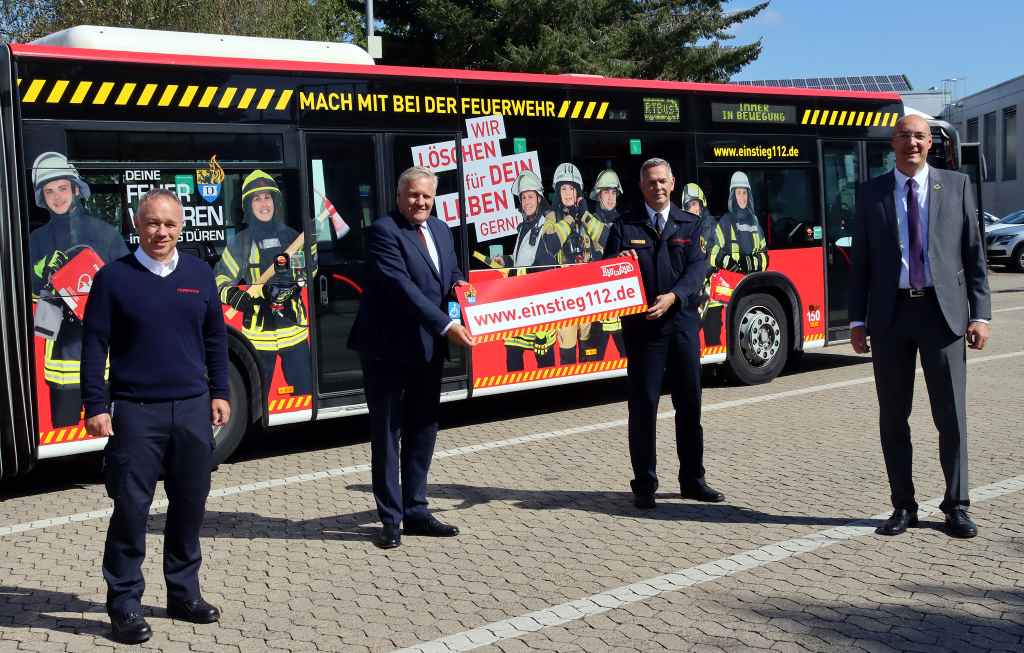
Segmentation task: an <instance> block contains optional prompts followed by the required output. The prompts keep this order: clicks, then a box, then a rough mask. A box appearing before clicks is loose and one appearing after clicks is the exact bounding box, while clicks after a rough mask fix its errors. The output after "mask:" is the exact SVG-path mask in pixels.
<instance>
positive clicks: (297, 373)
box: [256, 341, 313, 395]
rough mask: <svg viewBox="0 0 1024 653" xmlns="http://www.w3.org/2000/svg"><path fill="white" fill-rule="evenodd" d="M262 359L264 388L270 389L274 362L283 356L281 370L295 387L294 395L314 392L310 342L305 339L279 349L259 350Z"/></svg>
mask: <svg viewBox="0 0 1024 653" xmlns="http://www.w3.org/2000/svg"><path fill="white" fill-rule="evenodd" d="M256 354H257V356H259V359H260V375H261V376H262V377H263V389H264V390H265V391H269V390H270V383H271V382H272V381H273V379H274V364H275V363H276V362H277V357H278V356H280V357H281V372H283V373H284V380H285V381H286V382H287V383H288V385H290V386H292V387H293V388H295V390H293V391H292V394H293V395H308V394H312V392H313V371H312V365H313V360H312V358H310V354H309V344H308V343H307V342H305V341H303V342H300V343H299V344H297V345H294V346H292V347H287V348H285V349H278V350H277V351H257V352H256Z"/></svg>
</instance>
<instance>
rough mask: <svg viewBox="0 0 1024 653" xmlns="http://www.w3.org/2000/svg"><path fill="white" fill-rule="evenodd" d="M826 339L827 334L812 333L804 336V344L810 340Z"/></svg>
mask: <svg viewBox="0 0 1024 653" xmlns="http://www.w3.org/2000/svg"><path fill="white" fill-rule="evenodd" d="M824 339H825V334H824V333H812V334H810V335H807V336H805V337H804V344H806V343H808V342H817V341H819V340H824Z"/></svg>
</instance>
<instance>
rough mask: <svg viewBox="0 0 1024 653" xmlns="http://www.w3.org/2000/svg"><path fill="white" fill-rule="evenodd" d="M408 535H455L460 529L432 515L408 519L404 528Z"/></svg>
mask: <svg viewBox="0 0 1024 653" xmlns="http://www.w3.org/2000/svg"><path fill="white" fill-rule="evenodd" d="M404 531H405V534H406V535H425V536H427V537H455V536H456V535H458V534H459V529H458V528H456V527H455V526H452V525H450V524H445V523H444V522H441V521H439V520H438V519H437V517H434V516H433V515H430V516H429V517H427V518H426V519H417V520H416V521H406V522H405V528H404Z"/></svg>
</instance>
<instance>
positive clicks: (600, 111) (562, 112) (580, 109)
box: [558, 100, 608, 120]
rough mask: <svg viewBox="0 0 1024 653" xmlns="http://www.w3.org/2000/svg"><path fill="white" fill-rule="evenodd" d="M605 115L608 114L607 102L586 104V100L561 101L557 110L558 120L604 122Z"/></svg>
mask: <svg viewBox="0 0 1024 653" xmlns="http://www.w3.org/2000/svg"><path fill="white" fill-rule="evenodd" d="M595 111H596V112H597V113H596V114H595V113H594V112H595ZM606 113H608V103H607V102H595V101H590V102H587V101H586V100H575V101H573V100H562V106H561V107H559V109H558V117H559V118H572V119H573V120H576V119H577V118H582V119H583V120H590V119H591V118H593V119H594V120H604V114H606Z"/></svg>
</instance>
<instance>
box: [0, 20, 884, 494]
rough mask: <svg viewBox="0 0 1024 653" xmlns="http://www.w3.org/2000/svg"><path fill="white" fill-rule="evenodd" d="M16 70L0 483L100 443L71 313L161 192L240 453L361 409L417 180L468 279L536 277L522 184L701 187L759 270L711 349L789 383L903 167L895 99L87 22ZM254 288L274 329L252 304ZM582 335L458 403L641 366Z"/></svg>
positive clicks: (841, 292) (14, 62)
mask: <svg viewBox="0 0 1024 653" xmlns="http://www.w3.org/2000/svg"><path fill="white" fill-rule="evenodd" d="M310 59H312V60H310ZM0 70H2V74H0V119H2V131H0V135H2V150H0V151H2V155H3V166H2V167H0V188H2V202H0V252H2V260H0V266H2V268H3V272H2V274H0V350H2V351H3V355H4V358H3V372H4V373H3V374H0V390H2V392H0V403H2V404H3V407H2V409H0V413H2V416H0V420H2V425H0V438H2V441H0V445H2V447H0V449H2V456H0V465H2V467H0V476H2V477H9V476H13V475H15V474H18V473H21V472H24V471H26V470H27V469H29V468H30V467H31V466H32V464H33V463H34V462H35V461H36V460H37V459H39V458H48V457H54V456H62V455H68V454H74V453H79V452H86V451H93V450H98V449H101V448H102V447H103V446H104V444H105V442H104V441H103V440H97V439H93V438H90V437H89V436H88V435H87V434H86V433H85V429H84V427H83V423H82V420H81V415H80V412H81V411H80V406H78V405H76V403H75V401H76V395H75V392H76V389H77V383H78V379H77V374H78V368H77V361H76V360H75V347H74V339H75V337H76V332H79V333H80V329H81V324H80V322H78V321H77V318H79V317H80V315H81V309H82V307H83V306H84V304H85V302H86V301H87V299H88V288H89V284H90V281H91V277H89V272H90V270H94V269H95V268H96V267H97V266H99V265H102V264H103V263H105V262H106V260H105V259H107V258H110V257H111V256H114V255H115V254H118V253H121V254H123V253H127V252H129V251H131V250H133V249H134V247H135V244H134V243H135V242H137V237H136V235H135V233H134V231H133V227H132V216H133V213H134V210H135V208H136V206H137V203H138V200H139V198H140V197H141V196H142V195H143V194H144V193H145V192H146V191H147V190H148V189H150V188H152V187H153V186H162V187H166V188H169V189H172V190H173V191H174V192H175V193H177V194H178V196H179V197H180V198H181V200H182V203H183V205H184V208H185V226H184V230H183V234H182V240H181V243H180V249H181V250H183V251H185V252H188V253H190V254H192V255H195V256H198V257H200V258H203V259H205V260H207V261H208V262H209V263H210V265H211V266H213V267H214V269H215V271H216V275H217V278H218V284H219V287H220V289H221V297H222V299H223V300H224V301H225V305H224V313H225V320H227V323H228V325H229V333H230V360H231V373H230V378H231V390H232V398H233V402H232V403H233V407H234V410H233V411H232V421H231V423H230V424H229V425H228V426H227V427H225V428H223V429H221V430H220V431H219V432H218V433H217V436H216V439H217V447H218V457H219V458H220V459H223V458H224V457H226V456H227V455H229V454H230V453H231V452H232V451H233V450H234V448H235V447H236V446H237V445H238V443H239V441H240V440H241V439H242V437H243V435H244V434H245V433H246V432H247V431H248V430H249V428H250V427H252V426H263V427H273V426H275V425H279V424H285V423H294V422H301V421H312V420H323V419H330V418H336V417H344V416H347V415H353V414H358V413H360V412H364V411H365V410H366V403H365V397H364V394H363V380H362V375H361V372H360V366H359V361H358V358H357V356H356V354H355V353H354V352H352V351H349V350H348V349H347V348H346V346H345V343H346V339H347V337H348V333H349V330H350V328H351V326H352V322H353V319H354V317H355V313H356V308H357V306H358V304H359V296H360V293H361V275H362V268H363V265H364V262H365V242H364V234H365V230H366V227H367V226H368V225H369V224H370V222H371V221H372V220H373V219H374V218H375V217H376V216H378V215H382V214H383V213H385V212H386V211H388V210H389V209H390V208H392V207H393V202H394V197H395V181H396V179H397V177H398V175H399V174H400V173H401V171H402V170H404V169H405V168H407V167H409V166H410V165H413V164H416V165H424V166H427V167H429V168H431V169H433V170H434V171H435V172H436V173H437V174H438V177H439V188H438V197H437V202H436V204H435V206H436V210H437V212H438V215H439V217H441V218H442V219H445V220H446V221H447V222H448V224H449V225H450V227H451V229H452V231H453V235H454V236H455V242H456V243H457V245H458V247H459V249H460V251H459V254H460V256H461V262H462V266H463V269H464V270H469V275H470V278H471V280H472V279H474V278H475V279H480V278H489V277H495V276H502V275H509V274H518V273H523V272H528V271H530V269H533V266H531V265H529V263H526V264H524V263H523V262H522V261H521V260H518V259H517V258H516V253H517V252H518V251H521V248H520V242H519V241H520V239H521V237H522V233H521V232H522V231H523V230H520V229H519V226H520V225H521V223H522V222H523V216H524V213H525V212H526V209H525V208H524V206H523V205H522V204H523V201H522V199H521V193H522V191H523V189H524V188H526V186H525V185H524V184H526V182H525V181H522V180H519V178H520V177H521V176H523V175H524V173H526V172H527V171H528V172H530V173H532V174H533V175H534V177H533V181H532V184H533V186H534V189H535V190H536V195H537V196H538V197H539V198H540V199H541V200H542V203H544V204H545V205H546V206H549V207H557V206H558V205H559V203H560V202H561V201H562V198H561V197H559V196H558V192H557V188H558V187H559V184H558V183H555V182H556V179H558V180H561V181H564V180H565V179H568V178H571V179H574V180H576V182H574V183H576V188H577V194H578V197H577V200H582V202H583V203H584V205H585V208H586V210H587V212H588V214H590V216H591V217H592V218H594V219H598V217H599V216H598V214H599V211H598V208H599V204H600V199H599V196H600V191H601V190H602V188H603V189H605V190H607V188H608V187H610V186H615V187H616V190H617V191H618V192H617V194H616V198H617V200H618V201H619V202H623V203H625V202H627V201H632V200H635V199H636V198H637V197H638V195H639V188H638V185H637V184H638V180H639V171H640V166H641V164H642V163H643V161H645V160H646V159H648V158H652V157H659V158H662V159H665V160H667V161H668V162H669V163H670V164H671V167H672V170H673V172H674V176H675V179H676V190H675V193H674V196H673V201H674V202H676V203H677V204H680V203H681V193H682V190H683V187H684V185H685V184H686V183H688V182H694V183H697V184H698V185H699V186H700V187H701V189H702V190H703V193H704V194H705V197H706V204H707V209H708V210H709V212H710V213H711V214H712V215H713V216H722V215H723V214H726V213H728V212H730V211H735V210H738V209H739V208H742V209H744V210H749V211H750V213H751V214H752V215H753V216H755V217H756V225H757V227H756V231H757V232H758V234H757V235H758V238H759V239H760V243H761V245H760V247H761V250H762V251H761V252H760V253H761V254H764V260H765V265H763V266H760V267H758V268H756V269H753V270H746V271H737V270H735V269H721V270H718V269H712V270H711V271H710V274H709V277H708V283H707V290H708V294H709V296H710V300H709V302H708V305H707V306H706V307H705V318H704V325H703V326H704V335H703V351H702V359H703V361H704V362H706V363H714V364H724V365H726V366H727V367H728V368H729V370H730V371H731V372H732V373H733V375H734V376H735V377H737V378H738V379H739V380H741V381H743V382H748V383H756V382H765V381H769V380H771V379H772V378H774V376H775V375H777V374H778V373H779V372H780V370H781V369H782V368H783V366H785V365H786V363H787V361H792V360H793V359H794V358H796V357H798V356H799V355H800V354H801V353H802V352H804V351H807V350H808V349H812V348H816V347H823V346H825V345H827V344H830V343H835V342H842V341H845V340H846V339H847V338H848V329H847V323H848V316H847V306H846V291H847V289H846V284H847V275H848V269H849V248H850V245H851V234H852V220H853V217H854V208H855V207H854V199H855V192H854V189H855V186H856V184H857V183H858V182H860V181H863V180H865V179H867V178H869V177H871V176H874V175H877V174H880V173H881V172H884V171H886V170H888V169H889V168H891V167H892V165H893V161H892V158H891V154H890V149H889V147H888V144H887V139H888V136H889V133H890V131H891V129H892V127H893V126H894V125H895V123H896V120H897V119H898V118H899V117H900V116H901V115H902V114H903V111H904V108H903V104H902V102H901V100H900V97H899V96H898V95H895V94H891V93H866V92H840V91H827V90H811V89H791V88H765V87H752V86H738V85H727V84H695V83H679V82H666V81H644V80H630V79H608V78H601V77H592V76H572V75H535V74H517V73H493V72H483V71H465V70H439V69H426V68H403V67H391V66H378V65H373V62H372V60H371V59H370V58H369V57H368V56H367V55H366V54H365V53H363V52H362V51H360V50H358V48H354V47H353V46H344V45H340V44H308V43H299V42H288V41H278V40H273V39H250V38H244V37H220V36H212V35H198V34H169V33H164V32H148V31H140V30H119V29H110V28H91V27H80V28H74V29H72V30H67V31H65V32H62V33H59V34H56V35H52V36H51V37H47V38H45V39H41V41H40V42H35V43H30V44H24V45H9V46H5V47H4V48H3V49H0ZM567 164H569V165H567ZM608 171H614V173H615V175H614V182H616V183H611V182H609V181H608V180H610V179H612V176H610V175H609V174H608ZM526 176H529V175H526ZM599 177H600V178H601V179H603V180H604V181H603V182H601V183H602V184H604V185H603V186H602V187H601V188H599V187H598V186H599V183H598V179H599ZM252 179H264V180H270V181H269V182H268V183H269V185H270V186H272V187H273V188H274V189H276V190H274V191H273V192H272V193H270V194H271V195H272V199H273V200H274V215H273V217H272V219H273V220H274V221H275V223H276V224H277V226H278V231H277V232H276V234H277V235H275V236H274V237H273V238H269V239H267V238H264V239H263V240H258V239H255V238H254V237H253V233H254V231H253V230H252V225H253V224H255V223H254V220H258V219H262V218H259V217H257V216H255V215H254V214H253V212H252V210H251V197H244V196H243V195H244V192H243V187H244V186H245V184H246V180H252ZM524 179H525V177H524ZM55 180H56V181H59V180H63V181H65V182H67V185H66V186H62V187H63V188H64V189H65V190H67V188H69V187H70V188H71V192H72V194H73V196H74V198H73V201H74V204H75V211H76V213H75V216H78V218H80V219H81V222H78V223H76V222H73V223H72V224H82V225H87V226H86V227H74V228H72V229H71V233H72V234H76V233H77V240H75V238H74V237H72V241H71V242H64V243H63V244H56V245H55V244H54V241H53V239H52V238H50V239H47V238H43V237H42V235H43V234H45V233H47V229H48V227H47V225H51V222H52V221H54V220H57V219H61V218H63V219H65V220H67V219H68V215H70V214H66V215H63V216H62V215H61V213H60V210H57V209H55V208H54V207H53V206H50V205H49V204H48V203H47V196H46V194H45V193H44V190H45V188H46V187H47V185H48V184H51V183H53V182H54V181H55ZM517 180H519V185H517V183H516V182H517ZM266 185H267V184H263V186H266ZM538 185H539V186H540V188H536V186H538ZM738 188H742V189H743V190H745V191H746V193H745V194H746V195H747V197H748V198H749V199H748V203H747V204H746V205H745V206H744V207H737V205H736V197H737V189H738ZM86 189H87V190H86ZM535 199H536V198H535ZM58 209H59V207H58ZM72 218H74V216H72ZM595 224H596V223H595ZM597 226H598V227H599V226H600V225H597ZM544 229H545V231H544V234H546V235H550V234H555V235H557V234H558V233H560V232H559V231H558V229H556V228H554V227H553V226H545V227H544ZM53 230H54V229H50V231H53ZM76 230H77V231H76ZM33 234H36V237H35V238H34V237H33ZM591 235H592V236H593V238H592V242H591V243H590V245H591V246H592V248H593V249H594V250H595V251H599V246H600V236H599V234H598V235H594V234H591ZM709 238H711V237H710V236H709ZM712 240H713V239H712ZM44 241H45V242H44ZM99 241H102V242H104V243H106V245H105V246H104V247H106V249H105V250H104V247H101V246H98V245H97V244H96V243H97V242H99ZM552 256H554V260H553V261H548V263H547V264H556V265H568V264H573V263H574V262H576V261H579V260H581V259H580V258H579V257H578V256H576V257H574V256H573V255H572V254H571V253H566V252H561V253H560V252H553V253H552ZM268 257H269V258H268ZM531 260H532V259H531ZM537 263H538V265H539V261H537ZM526 268H528V269H526ZM242 292H244V293H248V294H249V296H251V297H252V298H253V300H254V301H253V302H250V303H252V304H256V305H259V306H262V309H261V310H262V311H263V312H262V313H259V314H255V313H254V312H253V311H252V309H249V310H243V311H238V310H236V306H235V305H234V304H232V303H231V301H230V299H231V298H232V297H237V296H238V295H239V293H242ZM246 306H248V304H246ZM261 316H262V317H261ZM271 316H273V319H270V317H271ZM585 326H586V328H584V327H578V328H573V329H570V330H559V331H558V332H552V333H542V334H534V335H533V336H532V337H530V338H526V339H521V341H518V342H512V341H510V340H506V341H505V342H501V341H498V342H491V343H487V344H486V345H481V346H478V347H476V348H474V349H473V350H472V351H471V352H468V353H461V354H459V355H457V356H456V357H455V358H453V359H452V360H451V361H449V362H448V363H447V365H446V367H445V371H444V375H445V376H444V385H443V393H444V399H446V400H451V399H461V398H467V397H472V396H475V395H482V394H491V393H496V392H508V391H512V390H519V389H526V388H536V387H542V386H548V385H554V384H559V383H571V382H576V381H585V380H588V379H596V378H603V377H609V376H615V375H623V374H625V360H624V357H623V354H622V352H621V351H620V350H619V343H620V342H621V341H620V340H619V338H618V337H617V325H616V324H615V321H613V320H610V321H607V322H606V323H595V324H593V325H585ZM79 403H80V400H79Z"/></svg>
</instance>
